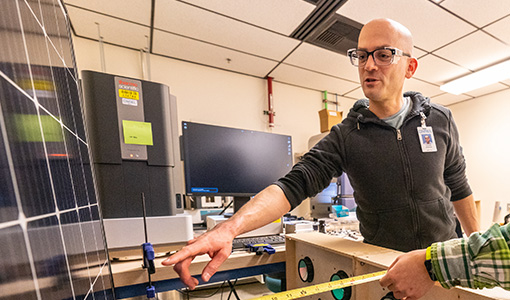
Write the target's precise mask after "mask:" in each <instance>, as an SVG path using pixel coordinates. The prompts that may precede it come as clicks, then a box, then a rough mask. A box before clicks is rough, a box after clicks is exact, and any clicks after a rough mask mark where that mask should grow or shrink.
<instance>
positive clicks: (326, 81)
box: [269, 63, 359, 95]
mask: <svg viewBox="0 0 510 300" xmlns="http://www.w3.org/2000/svg"><path fill="white" fill-rule="evenodd" d="M269 76H271V77H273V78H274V80H275V81H278V82H283V83H288V84H293V85H297V86H301V87H307V88H311V89H315V90H318V91H324V90H326V91H328V92H329V93H331V94H335V93H336V94H338V95H343V94H345V93H347V92H348V91H351V90H353V89H355V88H356V87H357V86H359V84H356V83H352V82H350V81H345V80H342V79H338V78H335V77H331V76H327V75H324V74H320V73H317V72H312V71H309V70H305V69H301V68H297V67H294V66H291V65H288V64H284V63H283V64H280V65H279V66H278V68H276V69H275V70H274V71H273V72H271V74H270V75H269Z"/></svg>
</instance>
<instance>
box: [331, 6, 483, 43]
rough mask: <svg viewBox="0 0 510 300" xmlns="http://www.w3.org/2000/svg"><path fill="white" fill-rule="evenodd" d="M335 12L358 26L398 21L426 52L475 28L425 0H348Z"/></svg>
mask: <svg viewBox="0 0 510 300" xmlns="http://www.w3.org/2000/svg"><path fill="white" fill-rule="evenodd" d="M337 12H338V13H339V14H341V15H343V16H345V17H347V18H350V19H353V20H355V21H358V22H360V23H361V24H366V23H367V22H368V21H370V20H372V19H375V18H390V19H393V20H395V21H397V22H400V23H402V24H403V25H404V26H406V27H407V28H409V30H411V32H412V34H413V38H414V44H415V45H416V46H418V47H420V48H422V49H425V50H427V51H432V50H434V49H437V48H439V47H441V46H443V45H445V44H447V43H449V42H450V41H451V40H455V39H457V38H460V37H462V36H464V35H466V34H468V33H470V32H472V31H474V30H475V27H473V26H471V25H469V24H468V23H466V22H464V21H462V20H460V19H459V18H457V17H455V16H453V15H451V14H449V13H448V12H446V11H445V10H444V9H442V8H441V7H439V6H437V5H436V4H434V3H432V2H430V1H427V0H413V1H409V0H392V1H373V0H350V1H347V2H346V3H345V4H344V5H343V6H342V7H340V9H339V10H338V11H337ZM411 12H414V13H411ZM416 12H419V13H416ZM445 28H448V30H445ZM439 33H440V34H439Z"/></svg>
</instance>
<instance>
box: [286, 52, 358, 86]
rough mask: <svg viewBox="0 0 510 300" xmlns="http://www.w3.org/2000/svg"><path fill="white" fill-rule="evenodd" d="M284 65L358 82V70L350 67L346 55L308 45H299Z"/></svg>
mask: <svg viewBox="0 0 510 300" xmlns="http://www.w3.org/2000/svg"><path fill="white" fill-rule="evenodd" d="M285 63H287V64H290V65H294V66H298V67H301V68H305V69H310V70H313V71H316V72H319V73H325V74H327V75H331V76H335V77H339V78H342V79H346V80H350V81H353V82H354V83H358V82H359V76H358V68H356V67H354V66H353V65H351V63H350V61H349V58H348V57H347V56H346V55H342V54H339V53H335V52H332V51H329V50H326V49H323V48H320V47H317V46H314V45H311V44H308V43H303V44H301V45H300V46H299V47H298V48H297V49H296V50H295V51H294V52H292V54H290V55H289V56H288V57H287V58H286V59H285Z"/></svg>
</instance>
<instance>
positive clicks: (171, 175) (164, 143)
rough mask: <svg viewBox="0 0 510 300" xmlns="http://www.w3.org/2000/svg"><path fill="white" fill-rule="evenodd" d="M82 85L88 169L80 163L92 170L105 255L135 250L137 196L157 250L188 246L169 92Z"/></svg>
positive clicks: (106, 77)
mask: <svg viewBox="0 0 510 300" xmlns="http://www.w3.org/2000/svg"><path fill="white" fill-rule="evenodd" d="M82 83H83V85H82V86H83V95H84V99H83V103H84V105H83V107H84V116H85V120H86V122H85V123H86V125H87V133H88V136H87V137H88V139H89V141H88V142H89V143H88V144H89V145H90V152H91V156H90V158H91V159H90V162H89V161H88V159H89V156H88V155H82V159H84V160H86V161H87V163H89V164H91V165H93V168H92V169H93V170H94V179H95V183H96V187H97V196H98V198H99V202H100V204H101V205H100V207H101V213H102V217H103V221H104V230H105V235H106V242H107V245H108V248H109V249H113V248H115V249H117V248H128V247H131V248H132V249H133V250H134V249H135V248H136V247H138V246H139V245H136V244H134V243H133V240H136V239H135V237H134V236H133V233H134V232H136V230H134V229H136V228H140V227H139V226H141V225H142V223H143V222H144V221H143V219H142V215H141V212H140V210H139V209H137V207H139V195H140V193H144V195H145V200H146V204H147V207H146V209H147V218H146V223H147V227H148V230H149V231H150V232H151V238H152V239H153V242H154V243H155V244H156V243H158V244H159V243H166V244H171V243H181V244H182V243H185V242H186V241H188V240H189V239H191V238H193V232H192V227H193V225H192V223H191V218H190V216H184V215H182V213H183V207H184V204H183V201H184V189H183V188H184V184H183V180H182V175H181V173H182V166H181V162H180V150H179V142H178V141H179V135H178V131H179V130H178V122H177V100H176V97H175V96H173V95H171V94H170V89H169V87H168V86H166V85H163V84H159V83H156V82H150V81H145V80H138V79H134V78H128V77H124V76H117V75H113V74H107V73H101V72H95V71H82ZM157 228H179V230H171V231H168V230H165V231H163V230H160V231H158V230H157ZM181 228H182V230H181ZM188 228H191V230H187V229H188ZM153 230H154V231H153ZM133 247H134V248H133ZM109 253H110V256H111V253H112V252H110V251H109Z"/></svg>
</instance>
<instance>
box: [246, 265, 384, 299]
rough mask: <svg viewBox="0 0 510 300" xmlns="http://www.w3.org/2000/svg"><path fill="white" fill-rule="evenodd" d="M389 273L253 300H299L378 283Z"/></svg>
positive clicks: (303, 288)
mask: <svg viewBox="0 0 510 300" xmlns="http://www.w3.org/2000/svg"><path fill="white" fill-rule="evenodd" d="M386 272H387V271H380V272H375V273H369V274H365V275H360V276H354V277H349V278H345V279H341V280H335V281H330V282H326V283H321V284H317V285H311V286H305V287H302V288H298V289H294V290H289V291H285V292H280V293H276V294H271V295H266V296H262V297H258V298H253V299H252V300H289V299H297V298H301V297H305V296H310V295H315V294H320V293H324V292H327V291H332V290H336V289H342V288H345V287H349V286H353V285H358V284H362V283H367V282H371V281H376V280H379V279H381V278H382V277H383V276H384V274H386Z"/></svg>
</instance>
